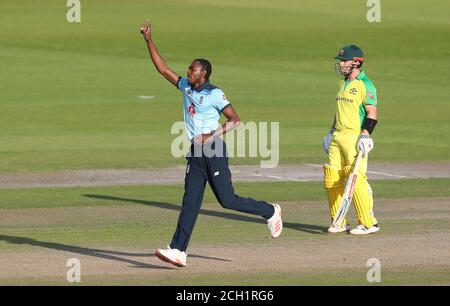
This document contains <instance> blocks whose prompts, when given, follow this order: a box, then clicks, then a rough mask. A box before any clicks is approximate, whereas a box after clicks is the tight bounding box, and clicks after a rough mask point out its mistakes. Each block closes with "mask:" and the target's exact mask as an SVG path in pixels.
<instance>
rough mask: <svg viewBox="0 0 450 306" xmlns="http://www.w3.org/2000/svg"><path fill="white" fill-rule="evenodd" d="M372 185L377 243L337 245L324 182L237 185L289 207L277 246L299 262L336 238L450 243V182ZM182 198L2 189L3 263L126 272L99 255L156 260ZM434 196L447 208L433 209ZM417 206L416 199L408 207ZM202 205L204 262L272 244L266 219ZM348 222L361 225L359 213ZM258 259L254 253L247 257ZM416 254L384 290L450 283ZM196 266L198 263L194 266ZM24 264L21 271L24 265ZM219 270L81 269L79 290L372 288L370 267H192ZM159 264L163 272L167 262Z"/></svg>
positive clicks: (439, 266)
mask: <svg viewBox="0 0 450 306" xmlns="http://www.w3.org/2000/svg"><path fill="white" fill-rule="evenodd" d="M372 186H373V189H374V192H375V195H376V203H375V212H376V213H377V216H378V218H379V220H380V224H381V228H382V231H381V232H380V233H377V234H375V235H373V236H371V237H356V238H355V237H352V236H348V237H344V236H339V237H338V238H337V237H334V236H330V235H326V234H325V231H326V228H327V226H328V223H329V219H328V216H327V207H326V206H327V204H326V201H325V195H324V191H323V188H322V186H321V183H320V182H311V183H297V182H290V183H258V184H253V183H239V184H236V186H235V188H236V191H237V192H238V193H240V194H245V195H247V196H253V197H258V198H263V199H265V200H267V201H271V202H274V201H278V202H281V203H282V204H283V207H284V223H285V230H284V232H283V236H282V238H280V240H276V243H279V246H280V247H283V248H290V247H291V246H293V245H297V246H302V245H305V249H304V250H303V249H302V248H300V251H299V252H298V253H295V254H293V255H292V256H294V255H295V256H298V258H299V259H301V258H302V256H308V254H309V253H308V248H312V249H314V248H316V247H319V246H321V245H324V244H331V245H332V246H333V244H332V243H333V242H334V241H336V239H338V241H340V242H339V243H337V244H336V245H335V246H333V247H330V249H329V250H328V251H329V252H330V254H333V253H334V252H336V251H337V250H338V249H339V248H341V247H342V248H344V245H345V244H344V243H346V242H348V241H352V240H351V239H358V238H367V239H361V240H358V241H359V248H362V247H364V245H365V244H366V243H370V242H372V241H373V242H377V241H384V240H389V241H391V243H392V241H396V243H395V244H398V245H402V244H409V243H411V241H412V240H411V239H413V238H417V237H421V238H420V239H427V240H430V239H431V238H430V239H428V238H427V237H428V235H436V234H438V235H440V236H439V237H442V236H443V235H447V237H448V235H449V233H450V227H449V224H450V223H449V222H448V221H449V217H450V216H449V214H448V208H449V207H448V202H449V201H448V199H450V188H449V186H450V179H418V180H392V181H389V180H386V181H385V180H383V181H374V182H372ZM411 191H413V193H411ZM182 193H183V187H182V186H180V185H172V186H122V187H102V188H97V187H95V188H94V187H93V188H57V189H26V190H19V189H16V190H0V223H1V224H2V226H1V232H0V258H1V259H0V262H1V260H2V259H4V258H6V256H11V254H15V255H14V257H15V258H17V259H14V260H12V261H10V262H8V263H7V264H8V265H14V266H17V269H18V273H21V272H22V269H23V270H26V268H27V266H29V265H33V264H35V265H38V266H39V265H40V264H44V263H45V257H47V256H50V257H51V256H54V254H56V253H58V254H62V255H61V256H66V257H62V258H63V259H64V258H69V257H77V256H84V257H83V259H82V262H85V261H87V260H89V259H95V260H97V261H98V262H97V265H98V266H100V267H101V266H102V265H103V264H110V265H111V267H113V268H116V267H117V268H123V269H127V268H126V267H127V265H128V266H129V264H127V262H125V263H124V262H123V261H124V260H123V259H120V257H122V256H120V254H119V253H118V255H117V254H115V253H108V254H109V255H108V256H109V257H108V258H105V257H102V256H103V255H102V254H103V253H105V252H107V251H104V250H105V249H106V250H110V251H114V250H116V251H117V250H119V251H120V250H129V251H128V252H131V251H134V250H139V251H135V252H140V253H142V252H148V254H150V253H151V252H152V250H154V248H156V247H160V246H164V245H165V244H166V243H167V242H168V241H169V240H170V239H171V236H172V233H173V231H174V229H175V224H176V220H177V217H178V211H179V207H180V204H179V203H180V199H181V196H182ZM435 199H441V201H440V202H434V200H435ZM442 199H444V200H442ZM445 199H447V200H445ZM413 201H415V202H414V203H412V204H411V202H413ZM204 202H205V204H204V205H203V207H202V210H201V212H200V215H199V219H198V221H197V226H196V229H195V231H194V234H193V236H192V240H191V244H190V248H191V249H195V250H198V251H197V252H196V253H197V255H199V254H201V253H200V251H201V250H205V249H208V248H209V249H212V250H214V248H220V247H227V248H228V250H229V252H232V251H233V249H235V248H236V249H237V248H250V249H251V248H252V247H261V246H262V247H264V246H266V247H271V246H273V243H272V242H271V241H272V239H270V238H269V237H268V231H267V228H266V226H265V224H264V222H263V221H262V220H260V219H259V218H255V217H253V216H248V215H245V214H241V213H236V212H232V211H228V210H224V209H222V208H221V207H220V205H219V204H217V203H216V201H215V199H214V197H213V195H212V193H211V191H210V190H208V191H207V193H206V195H205V201H204ZM379 203H381V204H379ZM433 203H434V204H433ZM439 203H440V204H439ZM350 219H351V220H352V223H353V224H354V213H353V212H352V211H351V213H350ZM429 237H431V236H429ZM339 239H341V240H339ZM378 239H381V240H378ZM355 241H356V240H355ZM408 241H409V242H408ZM340 243H342V245H341V244H340ZM380 243H381V253H380V254H389V253H390V252H391V251H390V250H391V248H392V247H394V245H392V244H385V243H384V242H380ZM427 243H437V245H436V247H435V249H433V248H425V249H421V246H420V247H419V249H418V250H417V252H420V251H423V252H428V251H430V252H445V250H441V251H440V250H439V247H438V245H442V243H444V242H443V241H434V242H433V241H427ZM308 245H309V247H307V246H308ZM334 247H336V249H334ZM377 248H378V247H374V249H373V252H380V250H378V249H377ZM130 250H131V251H130ZM110 251H109V252H110ZM447 251H448V249H447ZM303 252H305V254H303ZM73 253H74V254H75V255H73ZM23 254H30V255H26V256H25V255H23ZM39 254H41V255H39ZM42 254H44V255H42ZM65 254H67V255H65ZM71 254H72V255H71ZM99 254H100V255H99ZM111 254H112V255H111ZM110 255H111V256H110ZM253 255H257V254H253ZM253 255H252V252H251V251H249V253H246V254H244V255H243V256H244V257H248V256H253ZM24 256H25V258H24ZM33 256H36V258H34V257H33ZM40 256H44V257H40ZM224 256H225V255H224ZM227 256H230V255H227ZM403 256H405V255H403ZM415 257H420V256H419V254H418V253H415V254H412V253H411V254H407V255H406V256H405V262H404V263H402V264H398V263H389V261H388V260H387V261H386V267H383V272H382V273H383V274H382V275H383V276H382V277H383V278H382V279H383V281H382V284H384V285H386V284H402V285H406V284H408V285H412V284H449V283H450V274H449V273H448V271H450V269H449V268H450V264H449V263H448V261H447V262H446V263H445V262H444V263H442V262H440V263H439V262H436V263H434V262H432V261H429V260H427V261H426V262H415V261H414V258H415ZM194 259H195V256H194V257H193V259H192V260H194ZM336 259H338V258H336ZM133 260H137V259H135V258H133ZM197 260H198V259H197ZM408 260H412V261H411V262H409V261H408ZM19 262H22V263H23V265H22V266H21V265H19ZM133 262H135V261H133ZM142 262H145V263H153V264H155V263H156V262H158V261H157V260H156V259H155V258H151V257H145V258H144V259H143V260H142ZM213 263H214V262H210V261H207V260H203V261H200V262H197V263H196V264H195V265H194V266H193V267H192V268H193V269H194V270H190V269H191V267H188V268H187V269H186V270H183V271H178V272H179V273H177V271H165V270H162V271H161V272H158V273H159V274H158V275H156V276H155V274H151V275H149V274H147V273H150V271H151V270H147V271H148V272H146V269H136V268H132V267H131V268H128V269H129V270H130V271H128V272H127V273H123V272H120V271H119V272H117V273H114V271H110V272H109V273H101V274H100V273H97V274H95V273H94V274H89V273H88V271H89V270H88V269H87V268H86V270H82V271H85V272H86V273H88V274H87V275H85V276H83V282H82V284H84V285H99V284H113V285H114V284H130V285H131V284H141V285H142V284H147V285H177V284H179V285H205V284H206V285H288V284H290V285H299V284H308V285H314V284H323V285H325V284H327V285H330V284H333V285H343V284H368V283H367V281H366V280H365V273H366V272H367V268H366V267H365V266H364V264H362V265H361V266H357V267H355V266H351V267H345V268H342V267H336V268H335V269H326V268H322V269H321V268H317V269H313V268H311V267H307V266H305V267H301V268H300V269H297V270H293V271H291V272H290V273H282V272H280V271H277V270H276V269H275V270H270V269H269V270H267V269H261V270H247V271H233V270H230V271H228V272H226V273H225V272H224V273H221V274H217V273H214V272H212V273H204V272H198V271H196V270H195V268H196V267H199V266H202V265H210V264H213ZM383 263H384V262H383ZM158 264H159V265H160V266H163V267H164V266H166V264H164V263H162V262H158ZM0 265H1V264H0ZM52 265H61V266H62V268H63V269H64V261H61V262H59V261H55V262H52ZM229 265H230V266H229V267H230V268H231V267H232V265H233V263H232V262H230V263H229ZM267 268H270V267H267ZM1 271H2V272H1V273H0V284H67V282H66V281H65V274H64V273H63V274H61V275H59V276H55V275H48V276H46V275H43V276H42V275H40V274H38V272H36V274H35V275H34V274H33V275H28V276H22V277H17V276H13V275H9V274H8V275H5V273H6V272H5V271H8V269H6V270H5V266H3V268H2V269H1ZM63 271H64V270H63ZM152 273H154V272H152ZM244 275H245V277H243V276H244ZM342 278H344V279H342Z"/></svg>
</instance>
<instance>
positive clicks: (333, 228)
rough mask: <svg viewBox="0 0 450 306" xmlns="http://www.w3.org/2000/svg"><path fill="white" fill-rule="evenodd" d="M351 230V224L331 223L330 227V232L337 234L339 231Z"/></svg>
mask: <svg viewBox="0 0 450 306" xmlns="http://www.w3.org/2000/svg"><path fill="white" fill-rule="evenodd" d="M349 230H350V226H349V225H348V224H347V225H344V226H336V225H333V224H331V225H330V227H329V228H328V233H330V234H337V233H343V232H348V231H349Z"/></svg>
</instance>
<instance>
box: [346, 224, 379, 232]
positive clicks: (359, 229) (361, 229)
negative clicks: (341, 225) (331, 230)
mask: <svg viewBox="0 0 450 306" xmlns="http://www.w3.org/2000/svg"><path fill="white" fill-rule="evenodd" d="M379 230H380V227H379V226H378V224H375V225H374V226H372V227H371V228H367V227H365V226H364V225H358V226H357V227H356V228H354V229H352V230H351V231H350V234H352V235H368V234H373V233H376V232H378V231H379Z"/></svg>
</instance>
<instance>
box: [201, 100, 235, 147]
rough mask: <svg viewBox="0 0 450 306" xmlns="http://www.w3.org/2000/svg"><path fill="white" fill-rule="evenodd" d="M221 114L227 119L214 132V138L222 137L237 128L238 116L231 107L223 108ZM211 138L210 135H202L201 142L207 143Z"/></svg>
mask: <svg viewBox="0 0 450 306" xmlns="http://www.w3.org/2000/svg"><path fill="white" fill-rule="evenodd" d="M222 114H223V115H224V116H225V117H226V118H227V119H228V120H227V121H226V122H225V123H224V124H222V126H221V127H219V128H218V129H217V130H216V133H215V136H220V135H223V134H225V133H227V132H229V131H231V130H232V129H234V128H235V127H237V126H238V125H239V124H240V123H241V120H240V119H239V115H238V114H237V113H236V111H235V110H234V108H233V106H232V105H229V106H227V107H225V108H224V109H223V110H222ZM211 137H212V135H211V134H202V142H203V143H205V142H207V141H208V140H209V139H210V138H211Z"/></svg>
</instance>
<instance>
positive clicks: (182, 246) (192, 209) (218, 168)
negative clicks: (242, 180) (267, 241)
mask: <svg viewBox="0 0 450 306" xmlns="http://www.w3.org/2000/svg"><path fill="white" fill-rule="evenodd" d="M207 146H208V148H207V149H205V148H206V147H207ZM211 149H212V150H213V151H211ZM207 151H208V152H207ZM211 153H213V154H211ZM226 153H227V152H226V146H225V143H224V142H223V141H222V139H220V138H218V137H217V138H216V139H215V140H214V142H212V143H209V144H204V145H198V144H192V145H191V148H190V154H188V156H187V157H186V159H187V161H188V162H187V167H186V177H185V181H184V196H183V204H182V206H181V211H180V215H179V217H178V223H177V229H176V231H175V234H174V235H173V238H172V242H171V244H170V247H171V248H172V249H178V250H180V251H185V250H186V249H187V246H188V243H189V239H190V238H191V234H192V231H193V230H194V225H195V222H196V220H197V216H198V213H199V211H200V207H201V205H202V200H203V194H204V191H205V186H206V182H208V183H209V185H210V186H211V189H212V191H213V192H214V195H215V196H216V198H217V201H218V202H219V203H220V205H222V207H223V208H227V209H231V210H236V211H240V212H245V213H249V214H252V215H258V216H262V217H263V218H264V219H266V220H267V219H269V218H270V217H272V216H273V214H274V207H273V205H270V204H268V203H266V202H263V201H257V200H254V199H252V198H243V197H240V196H238V195H236V194H235V193H234V188H233V185H232V182H231V172H230V168H229V167H228V157H227V154H226Z"/></svg>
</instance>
